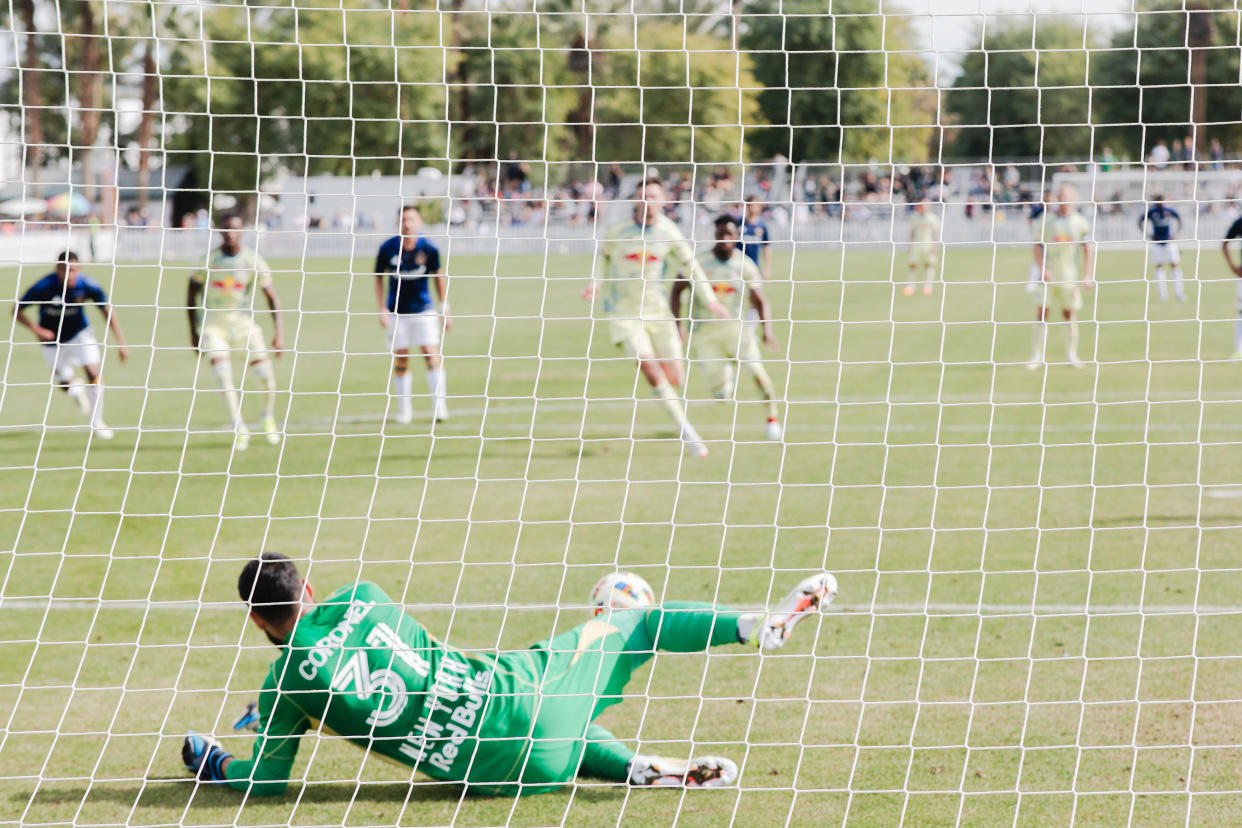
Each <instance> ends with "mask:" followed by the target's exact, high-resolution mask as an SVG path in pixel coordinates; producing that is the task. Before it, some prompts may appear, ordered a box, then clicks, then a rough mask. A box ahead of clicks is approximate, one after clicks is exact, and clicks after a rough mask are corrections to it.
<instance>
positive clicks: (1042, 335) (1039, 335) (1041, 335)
mask: <svg viewBox="0 0 1242 828" xmlns="http://www.w3.org/2000/svg"><path fill="white" fill-rule="evenodd" d="M1047 337H1048V324H1047V323H1046V322H1036V323H1035V327H1034V328H1033V329H1032V330H1031V361H1032V362H1039V361H1040V360H1041V359H1043V358H1044V341H1045V340H1046V339H1047Z"/></svg>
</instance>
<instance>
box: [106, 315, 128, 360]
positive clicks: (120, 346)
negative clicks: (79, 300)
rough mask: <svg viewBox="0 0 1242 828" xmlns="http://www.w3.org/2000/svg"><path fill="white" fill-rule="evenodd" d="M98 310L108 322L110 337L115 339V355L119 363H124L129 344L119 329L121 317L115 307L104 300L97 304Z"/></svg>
mask: <svg viewBox="0 0 1242 828" xmlns="http://www.w3.org/2000/svg"><path fill="white" fill-rule="evenodd" d="M99 310H100V311H101V312H102V313H103V316H104V321H105V322H107V323H108V330H109V331H111V332H112V338H113V340H115V341H116V355H117V356H118V357H120V359H121V364H122V365H124V364H125V363H126V362H128V361H129V345H128V344H127V343H126V342H125V333H124V332H123V331H122V330H121V319H120V317H118V316H117V314H116V308H114V307H112V305H109V304H107V303H106V302H101V303H100V304H99Z"/></svg>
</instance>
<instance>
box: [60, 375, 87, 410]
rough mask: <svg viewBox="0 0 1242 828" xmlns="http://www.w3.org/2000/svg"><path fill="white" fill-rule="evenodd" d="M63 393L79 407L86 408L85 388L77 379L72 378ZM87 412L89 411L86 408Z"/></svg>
mask: <svg viewBox="0 0 1242 828" xmlns="http://www.w3.org/2000/svg"><path fill="white" fill-rule="evenodd" d="M65 391H66V392H67V393H68V394H69V399H71V400H73V401H74V403H76V404H77V405H79V406H81V407H84V408H85V407H87V400H89V398H88V397H87V396H86V386H85V385H84V384H83V382H82V380H81V379H80V378H78V377H73V378H72V379H70V380H69V382H68V383H67V384H66V386H65ZM87 410H88V411H89V410H90V409H89V408H87Z"/></svg>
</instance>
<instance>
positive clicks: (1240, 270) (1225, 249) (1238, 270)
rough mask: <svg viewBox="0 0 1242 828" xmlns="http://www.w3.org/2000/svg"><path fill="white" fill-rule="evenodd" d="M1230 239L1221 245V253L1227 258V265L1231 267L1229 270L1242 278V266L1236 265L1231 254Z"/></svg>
mask: <svg viewBox="0 0 1242 828" xmlns="http://www.w3.org/2000/svg"><path fill="white" fill-rule="evenodd" d="M1229 242H1230V239H1225V240H1224V241H1223V242H1221V243H1220V252H1221V254H1222V255H1223V256H1224V257H1225V264H1227V265H1229V269H1230V270H1232V271H1233V275H1234V276H1238V277H1240V278H1242V264H1236V265H1235V264H1234V263H1233V256H1232V255H1231V254H1230V252H1229Z"/></svg>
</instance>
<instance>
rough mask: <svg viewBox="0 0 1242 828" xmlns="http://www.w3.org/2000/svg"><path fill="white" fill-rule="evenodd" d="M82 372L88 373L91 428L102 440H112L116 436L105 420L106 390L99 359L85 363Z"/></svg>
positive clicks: (87, 393)
mask: <svg viewBox="0 0 1242 828" xmlns="http://www.w3.org/2000/svg"><path fill="white" fill-rule="evenodd" d="M82 373H84V374H86V388H85V391H86V399H87V410H88V411H89V412H90V418H91V430H92V431H94V432H95V436H96V437H98V438H100V439H101V440H111V439H112V437H113V436H114V435H113V431H112V429H110V428H108V424H107V423H106V422H104V415H103V409H104V390H103V382H101V378H100V374H99V363H98V362H97V361H96V362H94V363H90V364H87V363H83V365H82Z"/></svg>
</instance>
